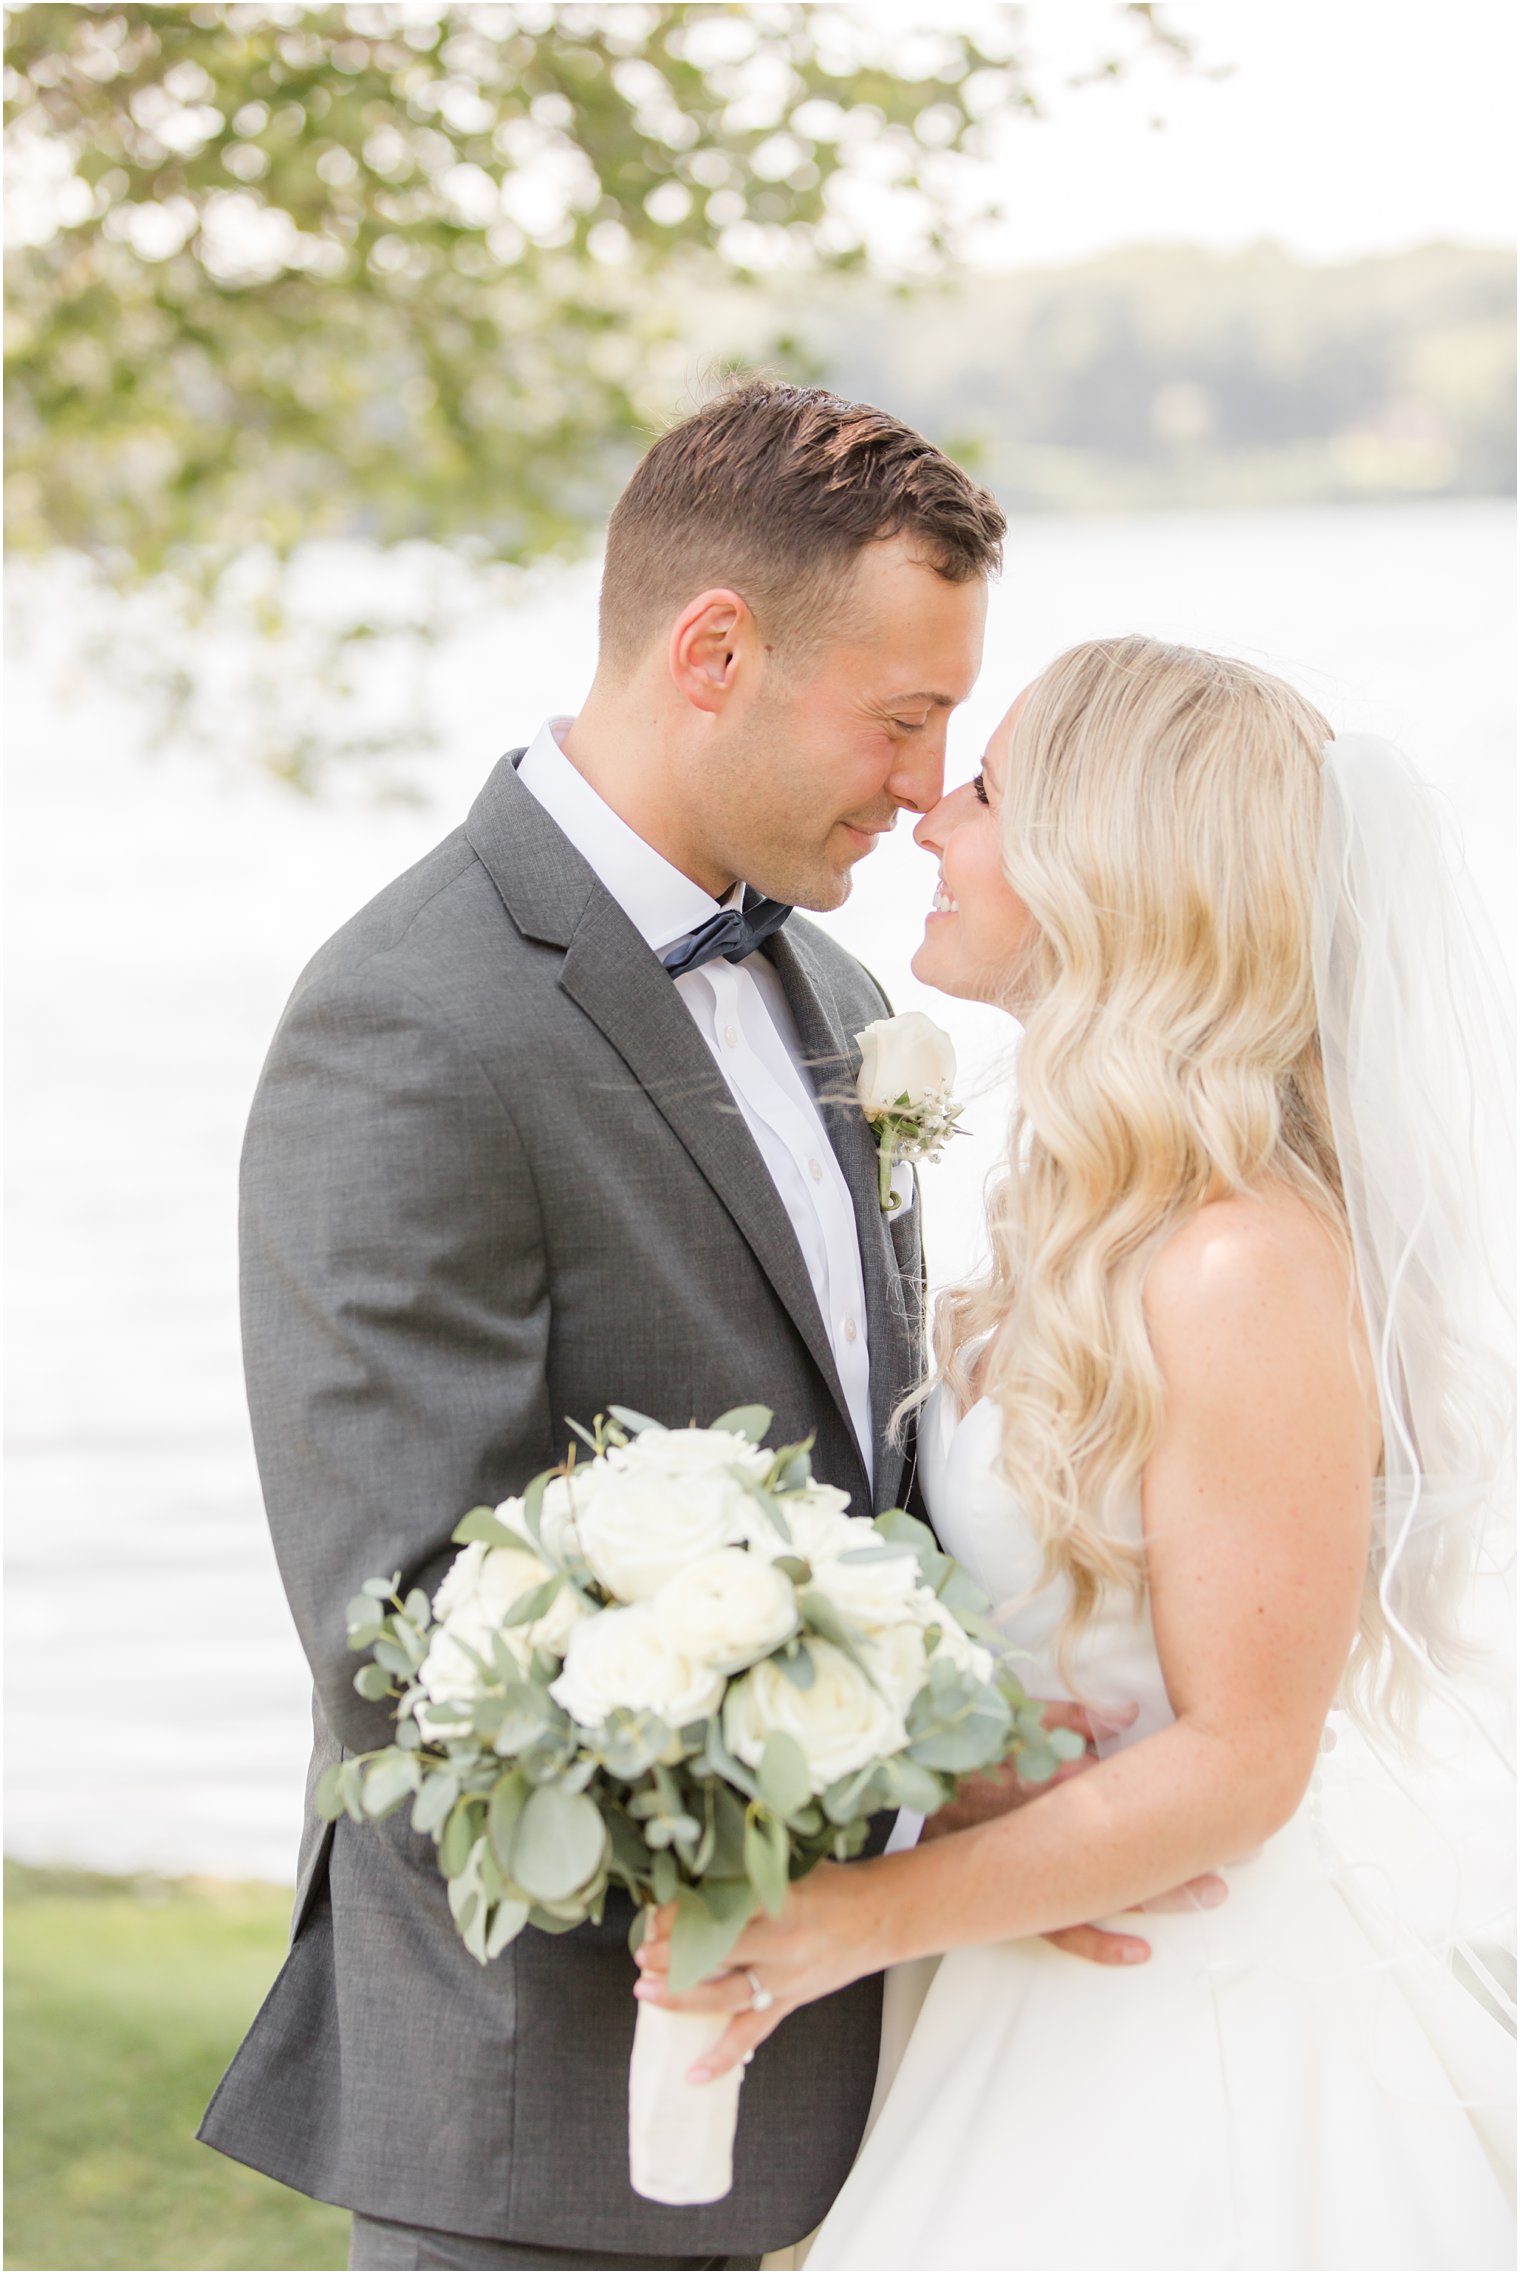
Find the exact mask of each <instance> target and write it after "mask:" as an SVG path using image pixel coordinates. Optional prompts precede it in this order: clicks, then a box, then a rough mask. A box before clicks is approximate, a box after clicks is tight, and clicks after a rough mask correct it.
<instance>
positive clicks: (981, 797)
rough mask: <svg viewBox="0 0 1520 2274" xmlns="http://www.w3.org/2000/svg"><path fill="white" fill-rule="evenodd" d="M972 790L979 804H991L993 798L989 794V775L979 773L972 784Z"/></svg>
mask: <svg viewBox="0 0 1520 2274" xmlns="http://www.w3.org/2000/svg"><path fill="white" fill-rule="evenodd" d="M971 790H972V794H973V796H974V797H975V799H976V802H977V804H978V805H990V804H991V802H992V800H991V799H990V798H989V797H988V795H987V777H986V775H985V774H981V773H979V774H978V775H977V777H976V779H975V781H974V782H973V783H972V785H971Z"/></svg>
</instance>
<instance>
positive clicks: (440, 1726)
mask: <svg viewBox="0 0 1520 2274" xmlns="http://www.w3.org/2000/svg"><path fill="white" fill-rule="evenodd" d="M476 1544H478V1543H476ZM439 1592H440V1594H441V1593H442V1589H440V1590H439ZM492 1632H493V1621H492V1618H491V1615H490V1613H489V1611H488V1610H487V1609H486V1607H485V1605H484V1604H483V1603H482V1602H481V1601H480V1598H479V1597H478V1596H472V1597H471V1598H470V1600H469V1601H468V1602H464V1603H461V1604H458V1605H456V1607H455V1608H454V1610H453V1611H452V1612H451V1613H450V1615H449V1618H448V1620H447V1622H446V1623H445V1624H444V1625H443V1626H441V1627H438V1628H437V1629H435V1631H434V1634H433V1637H432V1640H431V1641H430V1643H429V1644H428V1651H427V1656H426V1657H425V1658H424V1659H423V1661H422V1664H421V1665H420V1666H419V1667H418V1669H417V1679H418V1681H419V1683H420V1684H421V1686H422V1689H423V1692H424V1694H425V1696H426V1697H427V1699H428V1700H429V1702H430V1703H431V1704H433V1705H466V1706H473V1705H474V1704H475V1703H476V1701H477V1700H478V1699H479V1698H481V1697H482V1696H483V1695H484V1694H485V1692H486V1691H487V1690H489V1689H490V1688H492V1687H493V1683H492V1677H491V1675H490V1674H489V1673H488V1672H487V1671H485V1669H486V1668H488V1667H489V1666H490V1664H491V1656H492V1654H491V1637H492ZM508 1647H509V1648H510V1649H511V1652H512V1655H513V1657H514V1658H516V1659H517V1660H518V1662H519V1664H521V1663H523V1657H522V1654H521V1652H520V1651H519V1648H518V1645H517V1642H516V1640H515V1638H514V1639H511V1640H510V1641H509V1644H508ZM482 1661H484V1665H482ZM414 1715H415V1719H416V1722H417V1727H418V1728H419V1729H420V1730H421V1732H422V1734H423V1736H424V1737H426V1738H428V1739H430V1740H431V1739H437V1738H443V1737H452V1736H457V1735H458V1734H459V1732H460V1731H461V1730H463V1728H464V1726H465V1724H464V1723H463V1722H462V1721H458V1720H455V1719H453V1718H452V1717H450V1716H439V1715H435V1714H432V1713H430V1712H429V1711H428V1707H427V1706H426V1705H418V1706H416V1707H415V1708H414Z"/></svg>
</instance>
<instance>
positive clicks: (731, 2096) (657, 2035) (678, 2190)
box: [628, 2005, 744, 2203]
mask: <svg viewBox="0 0 1520 2274" xmlns="http://www.w3.org/2000/svg"><path fill="white" fill-rule="evenodd" d="M730 2018H731V2017H730V2016H729V2015H728V2014H724V2013H674V2012H672V2011H670V2010H669V2009H668V2008H665V2007H660V2006H653V2005H641V2006H640V2007H639V2018H638V2020H637V2022H636V2023H635V2024H634V2031H633V2058H632V2060H631V2061H630V2063H629V2067H628V2171H629V2177H630V2180H631V2181H632V2185H633V2191H634V2193H635V2194H636V2195H643V2196H645V2197H646V2198H647V2199H648V2201H650V2202H651V2203H717V2202H719V2201H721V2200H722V2198H723V2197H724V2196H725V2195H726V2194H727V2193H728V2192H729V2189H730V2188H731V2187H732V2186H733V2183H734V2133H735V2131H736V2130H737V2128H738V2123H739V2090H740V2087H741V2085H742V2084H743V2082H744V2070H743V2068H742V2067H738V2068H733V2069H730V2070H729V2071H728V2073H727V2074H726V2075H725V2076H721V2077H717V2078H715V2079H714V2081H713V2082H712V2083H711V2084H705V2085H694V2084H688V2083H687V2081H686V2072H687V2070H688V2069H689V2068H690V2067H691V2065H692V2063H693V2062H694V2061H698V2060H700V2059H701V2057H702V2055H703V2054H704V2053H710V2052H711V2051H712V2048H713V2047H714V2046H715V2045H716V2044H717V2042H718V2039H719V2038H720V2037H721V2036H722V2035H723V2032H724V2030H725V2029H726V2028H727V2026H728V2023H729V2020H730Z"/></svg>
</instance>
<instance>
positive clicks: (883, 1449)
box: [762, 923, 922, 1508]
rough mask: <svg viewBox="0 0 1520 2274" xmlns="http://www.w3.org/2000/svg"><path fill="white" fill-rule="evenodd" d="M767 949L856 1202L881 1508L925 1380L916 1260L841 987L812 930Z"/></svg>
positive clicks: (791, 929) (897, 1474)
mask: <svg viewBox="0 0 1520 2274" xmlns="http://www.w3.org/2000/svg"><path fill="white" fill-rule="evenodd" d="M762 952H763V953H764V954H765V955H766V956H767V957H768V958H769V959H770V961H771V963H772V964H773V965H774V967H775V971H776V974H777V977H778V978H779V979H780V981H781V984H782V986H783V987H784V988H785V990H786V999H787V1002H788V1004H789V1005H790V1006H791V1012H792V1016H793V1018H794V1019H795V1020H796V1022H797V1031H798V1033H799V1035H800V1036H801V1039H802V1047H803V1053H804V1056H805V1058H806V1060H807V1064H808V1069H809V1072H810V1073H811V1075H812V1080H813V1087H814V1090H815V1092H816V1094H817V1099H818V1109H819V1111H820V1113H821V1114H822V1116H823V1124H824V1128H825V1129H826V1130H827V1132H828V1136H829V1142H830V1143H831V1144H832V1146H833V1148H834V1152H835V1156H836V1158H837V1159H838V1162H839V1165H840V1167H841V1168H842V1169H843V1171H844V1175H845V1182H846V1183H847V1184H848V1185H849V1188H850V1198H851V1200H852V1202H853V1204H854V1209H855V1230H856V1234H857V1237H858V1239H859V1243H860V1263H861V1271H862V1274H863V1276H864V1279H865V1289H866V1306H867V1311H868V1315H869V1319H870V1337H871V1430H872V1436H873V1438H874V1440H875V1479H874V1484H873V1489H872V1498H873V1500H874V1501H875V1504H876V1506H877V1507H878V1508H886V1507H889V1506H890V1505H891V1504H892V1502H893V1500H894V1498H895V1496H896V1493H897V1489H898V1486H899V1484H900V1482H901V1478H902V1468H903V1457H902V1454H901V1453H900V1452H899V1451H898V1450H897V1449H896V1448H895V1447H893V1446H892V1445H891V1444H889V1443H888V1440H887V1423H888V1421H889V1419H890V1417H891V1414H892V1410H893V1408H894V1406H896V1404H897V1402H898V1400H899V1399H900V1398H901V1397H903V1395H904V1394H905V1393H906V1391H907V1390H908V1389H910V1388H911V1387H912V1385H913V1383H914V1382H915V1381H917V1379H918V1375H919V1366H920V1358H919V1332H920V1320H921V1316H922V1290H921V1286H920V1280H919V1272H918V1264H917V1259H916V1257H915V1259H914V1264H913V1268H912V1271H911V1274H910V1273H909V1272H907V1271H905V1270H904V1268H903V1266H902V1264H901V1263H900V1261H899V1259H898V1254H897V1250H896V1248H895V1246H894V1244H893V1238H892V1232H891V1228H890V1227H889V1225H888V1223H887V1219H886V1216H885V1214H884V1212H883V1210H882V1206H881V1198H880V1187H879V1184H878V1180H877V1156H876V1139H875V1137H874V1135H873V1134H872V1131H871V1126H870V1123H869V1122H868V1121H867V1120H866V1118H865V1115H864V1114H863V1113H862V1112H861V1110H860V1103H859V1100H858V1098H857V1096H856V1093H855V1077H856V1074H857V1073H858V1072H859V1070H860V1051H859V1049H858V1048H857V1046H856V1044H855V1040H854V1037H853V1036H852V1035H851V1034H850V1033H849V1032H848V1030H847V1028H846V1026H845V1023H844V1021H843V1020H842V1018H841V1017H840V1013H839V1008H838V1005H837V1003H836V1001H835V998H834V994H833V990H832V989H831V988H830V986H829V983H828V980H827V979H826V977H825V976H824V973H823V970H822V967H821V965H820V963H819V960H818V958H817V956H816V955H815V954H814V952H813V950H812V948H811V946H810V944H809V942H808V940H807V936H806V934H805V932H804V931H803V930H802V927H801V926H800V925H798V924H796V923H793V924H791V925H788V927H787V928H786V930H784V931H781V932H778V933H776V934H775V935H774V937H773V938H771V939H770V940H768V941H767V943H766V945H765V948H764V949H763V951H762ZM915 1245H916V1243H915Z"/></svg>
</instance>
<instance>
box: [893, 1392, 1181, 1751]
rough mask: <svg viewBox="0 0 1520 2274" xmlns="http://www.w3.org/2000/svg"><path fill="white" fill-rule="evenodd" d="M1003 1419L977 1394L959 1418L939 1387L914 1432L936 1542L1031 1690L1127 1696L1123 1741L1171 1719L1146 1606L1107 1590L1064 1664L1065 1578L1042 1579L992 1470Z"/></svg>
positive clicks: (1113, 1700)
mask: <svg viewBox="0 0 1520 2274" xmlns="http://www.w3.org/2000/svg"><path fill="white" fill-rule="evenodd" d="M1001 1426H1002V1416H1001V1414H1000V1412H999V1410H998V1408H997V1406H995V1405H994V1404H993V1403H992V1401H991V1400H990V1399H988V1398H980V1399H978V1401H977V1403H976V1404H975V1405H974V1406H972V1408H971V1410H970V1411H969V1413H966V1414H965V1415H961V1414H960V1413H959V1412H958V1411H957V1408H956V1405H955V1401H954V1399H953V1398H952V1397H951V1395H950V1393H949V1391H948V1390H946V1389H945V1388H944V1387H943V1385H942V1386H941V1387H940V1388H939V1389H937V1390H936V1391H935V1392H934V1395H933V1397H932V1399H931V1400H930V1402H929V1407H928V1411H927V1412H926V1414H925V1416H924V1423H923V1427H922V1430H921V1433H920V1448H921V1449H920V1460H921V1463H922V1469H923V1478H924V1489H925V1493H926V1495H927V1498H928V1503H929V1512H930V1514H931V1516H932V1517H933V1520H934V1529H935V1532H936V1533H937V1534H938V1537H939V1542H940V1545H941V1547H943V1548H944V1550H945V1552H946V1554H947V1555H953V1556H954V1557H955V1559H956V1561H957V1563H961V1564H964V1565H965V1567H966V1569H967V1571H968V1572H970V1574H971V1576H972V1578H973V1579H974V1580H975V1581H976V1583H977V1585H978V1586H979V1587H981V1588H982V1589H984V1591H985V1592H986V1593H987V1594H988V1595H990V1596H991V1598H992V1603H993V1609H994V1615H995V1616H996V1618H997V1622H998V1625H999V1626H1000V1627H1001V1628H1002V1630H1003V1632H1004V1634H1006V1636H1007V1637H1008V1640H1009V1642H1010V1643H1011V1644H1012V1645H1013V1647H1014V1649H1015V1650H1016V1651H1017V1652H1018V1653H1019V1654H1020V1656H1019V1661H1018V1667H1017V1670H1018V1676H1019V1680H1020V1681H1021V1682H1022V1683H1023V1685H1024V1687H1025V1689H1026V1690H1027V1691H1028V1692H1029V1694H1030V1695H1031V1697H1041V1698H1071V1697H1077V1698H1080V1699H1081V1701H1082V1703H1083V1704H1084V1705H1088V1706H1097V1707H1100V1708H1101V1707H1102V1706H1104V1705H1119V1704H1124V1703H1129V1702H1133V1703H1136V1704H1138V1705H1139V1707H1140V1714H1139V1719H1138V1721H1137V1722H1136V1723H1135V1725H1134V1727H1133V1729H1132V1730H1131V1731H1130V1732H1129V1733H1128V1741H1129V1742H1133V1741H1134V1739H1136V1738H1138V1737H1141V1736H1149V1735H1150V1734H1151V1733H1152V1732H1153V1731H1155V1730H1157V1729H1162V1728H1165V1726H1166V1725H1167V1723H1169V1722H1170V1721H1172V1720H1173V1719H1174V1718H1175V1717H1174V1715H1173V1713H1172V1708H1171V1702H1170V1700H1169V1699H1168V1697H1167V1694H1166V1684H1165V1682H1164V1680H1163V1679H1162V1674H1161V1666H1160V1662H1159V1660H1158V1659H1157V1656H1156V1639H1155V1636H1154V1634H1153V1633H1152V1631H1151V1619H1150V1605H1149V1601H1148V1599H1142V1600H1141V1602H1140V1603H1139V1604H1138V1605H1137V1604H1135V1603H1134V1602H1133V1601H1132V1600H1131V1599H1130V1597H1129V1596H1128V1595H1125V1594H1121V1593H1118V1592H1117V1591H1115V1592H1111V1593H1110V1595H1109V1597H1108V1598H1107V1599H1106V1600H1103V1601H1100V1603H1099V1605H1098V1607H1097V1609H1096V1611H1095V1612H1094V1614H1093V1616H1092V1618H1091V1619H1090V1620H1089V1622H1088V1624H1087V1625H1086V1627H1085V1628H1084V1629H1083V1631H1082V1633H1081V1634H1080V1635H1079V1636H1078V1637H1077V1639H1076V1641H1075V1642H1074V1644H1073V1645H1072V1647H1071V1649H1070V1651H1069V1653H1068V1657H1067V1663H1066V1666H1065V1668H1064V1669H1063V1667H1062V1664H1061V1661H1060V1653H1059V1651H1058V1648H1057V1644H1058V1639H1059V1634H1060V1628H1061V1623H1062V1621H1063V1619H1064V1618H1065V1616H1066V1612H1067V1610H1068V1608H1069V1606H1070V1602H1071V1588H1070V1585H1069V1583H1068V1582H1067V1581H1066V1580H1064V1579H1057V1580H1053V1581H1046V1580H1044V1579H1043V1576H1042V1575H1043V1571H1044V1557H1043V1554H1042V1552H1041V1549H1040V1545H1039V1542H1038V1540H1037V1539H1036V1538H1035V1536H1034V1533H1033V1532H1032V1530H1031V1529H1030V1526H1029V1523H1028V1521H1027V1519H1026V1518H1025V1515H1024V1512H1023V1509H1022V1508H1021V1506H1020V1504H1019V1499H1018V1496H1017V1494H1016V1493H1015V1492H1014V1491H1013V1490H1012V1489H1011V1487H1010V1486H1009V1485H1008V1484H1007V1483H1006V1482H1005V1481H1004V1479H1003V1477H1002V1476H1001V1475H1000V1474H999V1473H998V1467H997V1459H998V1444H999V1432H1000V1429H1001ZM1124 1529H1125V1533H1126V1536H1127V1537H1128V1538H1129V1539H1131V1540H1132V1541H1133V1543H1134V1545H1135V1546H1137V1547H1138V1546H1140V1544H1141V1541H1142V1532H1141V1521H1140V1496H1139V1494H1138V1492H1137V1493H1136V1494H1135V1495H1134V1498H1133V1502H1132V1504H1131V1505H1130V1506H1129V1507H1128V1508H1126V1510H1125V1512H1124Z"/></svg>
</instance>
